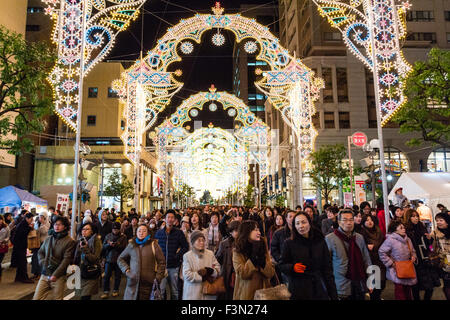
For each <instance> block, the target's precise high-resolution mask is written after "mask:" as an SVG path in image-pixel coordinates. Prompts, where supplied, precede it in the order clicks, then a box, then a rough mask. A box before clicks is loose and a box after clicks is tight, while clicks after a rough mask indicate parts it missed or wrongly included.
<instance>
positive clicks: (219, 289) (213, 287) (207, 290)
mask: <svg viewBox="0 0 450 320" xmlns="http://www.w3.org/2000/svg"><path fill="white" fill-rule="evenodd" d="M202 290H203V291H202V292H203V294H204V295H211V296H216V295H218V294H219V293H225V292H226V289H225V282H224V280H223V277H222V276H219V277H217V278H216V279H214V281H213V282H209V281H204V282H203V289H202Z"/></svg>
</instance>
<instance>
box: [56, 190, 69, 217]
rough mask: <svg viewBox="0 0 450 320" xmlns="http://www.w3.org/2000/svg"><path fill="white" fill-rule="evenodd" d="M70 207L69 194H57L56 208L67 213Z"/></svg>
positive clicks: (64, 213)
mask: <svg viewBox="0 0 450 320" xmlns="http://www.w3.org/2000/svg"><path fill="white" fill-rule="evenodd" d="M68 209H69V195H68V194H61V193H58V194H57V195H56V210H59V211H61V212H62V213H63V215H64V216H65V215H67V211H68Z"/></svg>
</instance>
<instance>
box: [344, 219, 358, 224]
mask: <svg viewBox="0 0 450 320" xmlns="http://www.w3.org/2000/svg"><path fill="white" fill-rule="evenodd" d="M341 221H342V222H344V223H347V222H354V221H355V219H342V220H341Z"/></svg>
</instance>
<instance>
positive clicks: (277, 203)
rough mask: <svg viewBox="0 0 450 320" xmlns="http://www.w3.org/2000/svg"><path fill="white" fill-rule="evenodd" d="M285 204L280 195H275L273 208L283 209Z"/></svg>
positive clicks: (284, 199) (283, 198)
mask: <svg viewBox="0 0 450 320" xmlns="http://www.w3.org/2000/svg"><path fill="white" fill-rule="evenodd" d="M285 202H286V198H285V197H284V196H283V195H281V194H279V195H277V197H276V198H275V206H276V207H278V208H284V206H285Z"/></svg>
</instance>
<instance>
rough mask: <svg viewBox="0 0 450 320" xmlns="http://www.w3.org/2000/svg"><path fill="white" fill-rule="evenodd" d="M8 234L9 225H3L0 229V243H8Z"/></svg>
mask: <svg viewBox="0 0 450 320" xmlns="http://www.w3.org/2000/svg"><path fill="white" fill-rule="evenodd" d="M9 236H10V231H9V226H6V227H3V228H2V229H0V243H6V244H8V243H9Z"/></svg>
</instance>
